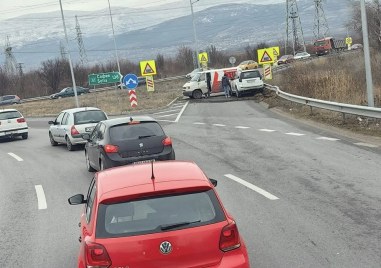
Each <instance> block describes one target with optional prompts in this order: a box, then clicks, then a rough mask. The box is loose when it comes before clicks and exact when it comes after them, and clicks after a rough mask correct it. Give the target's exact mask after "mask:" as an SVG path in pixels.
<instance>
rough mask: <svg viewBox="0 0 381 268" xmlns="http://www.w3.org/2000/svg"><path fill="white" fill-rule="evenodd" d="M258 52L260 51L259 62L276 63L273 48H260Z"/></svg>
mask: <svg viewBox="0 0 381 268" xmlns="http://www.w3.org/2000/svg"><path fill="white" fill-rule="evenodd" d="M257 53H258V63H259V64H265V63H274V52H273V49H270V48H264V49H258V50H257Z"/></svg>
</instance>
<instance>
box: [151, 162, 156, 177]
mask: <svg viewBox="0 0 381 268" xmlns="http://www.w3.org/2000/svg"><path fill="white" fill-rule="evenodd" d="M151 171H152V175H151V180H154V179H155V174H153V161H152V160H151Z"/></svg>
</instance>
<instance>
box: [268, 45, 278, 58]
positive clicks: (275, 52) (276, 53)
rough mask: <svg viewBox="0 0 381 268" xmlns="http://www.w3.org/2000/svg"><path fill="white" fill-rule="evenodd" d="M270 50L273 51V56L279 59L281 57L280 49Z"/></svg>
mask: <svg viewBox="0 0 381 268" xmlns="http://www.w3.org/2000/svg"><path fill="white" fill-rule="evenodd" d="M270 49H271V50H272V51H273V55H274V56H276V57H278V56H279V55H280V50H279V47H270Z"/></svg>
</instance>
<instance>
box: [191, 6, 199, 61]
mask: <svg viewBox="0 0 381 268" xmlns="http://www.w3.org/2000/svg"><path fill="white" fill-rule="evenodd" d="M198 1H200V0H195V1H193V2H192V0H189V3H190V6H191V13H192V24H193V37H194V45H195V50H196V62H197V68H200V62H199V60H198V53H199V49H198V40H197V32H196V24H195V21H194V12H193V4H195V3H197V2H198ZM195 66H196V64H195Z"/></svg>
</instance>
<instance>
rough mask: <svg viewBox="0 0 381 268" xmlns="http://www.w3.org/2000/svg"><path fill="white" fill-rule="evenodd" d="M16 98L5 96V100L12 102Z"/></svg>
mask: <svg viewBox="0 0 381 268" xmlns="http://www.w3.org/2000/svg"><path fill="white" fill-rule="evenodd" d="M14 98H15V97H14V96H4V100H12V99H14Z"/></svg>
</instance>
